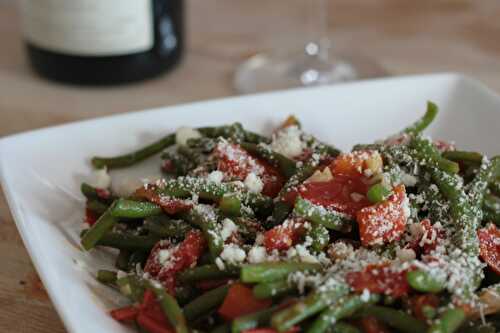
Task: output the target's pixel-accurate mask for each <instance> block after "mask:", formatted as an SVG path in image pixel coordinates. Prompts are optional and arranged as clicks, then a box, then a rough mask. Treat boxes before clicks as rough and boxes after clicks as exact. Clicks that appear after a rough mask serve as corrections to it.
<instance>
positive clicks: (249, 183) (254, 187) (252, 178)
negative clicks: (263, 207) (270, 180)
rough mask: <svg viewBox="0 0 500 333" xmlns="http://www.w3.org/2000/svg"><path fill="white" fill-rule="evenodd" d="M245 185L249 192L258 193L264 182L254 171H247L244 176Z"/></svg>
mask: <svg viewBox="0 0 500 333" xmlns="http://www.w3.org/2000/svg"><path fill="white" fill-rule="evenodd" d="M244 183H245V186H246V187H247V188H248V190H249V191H250V192H254V193H260V192H262V190H263V189H264V183H263V182H262V180H261V179H260V177H258V176H257V175H256V174H255V173H253V172H252V173H249V174H248V175H247V177H246V178H245V182H244Z"/></svg>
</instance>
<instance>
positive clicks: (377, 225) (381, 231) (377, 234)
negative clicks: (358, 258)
mask: <svg viewBox="0 0 500 333" xmlns="http://www.w3.org/2000/svg"><path fill="white" fill-rule="evenodd" d="M407 204H408V203H407V197H406V191H405V187H404V185H399V186H398V187H396V188H395V189H394V194H393V195H391V196H390V197H389V198H388V199H387V200H386V201H384V202H381V203H378V204H375V205H372V206H369V207H366V208H363V209H361V210H360V211H359V212H358V214H357V221H358V225H359V233H360V238H361V243H362V244H363V246H371V245H380V244H383V243H390V242H393V241H396V240H399V239H400V238H401V236H402V235H403V233H404V230H405V226H406V219H407V213H406V209H407V208H406V207H405V205H407Z"/></svg>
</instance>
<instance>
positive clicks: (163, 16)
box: [20, 0, 184, 85]
mask: <svg viewBox="0 0 500 333" xmlns="http://www.w3.org/2000/svg"><path fill="white" fill-rule="evenodd" d="M20 6H21V17H22V27H23V35H24V39H25V42H26V48H27V53H28V58H29V60H30V62H31V65H32V67H33V68H34V70H35V71H36V72H38V73H39V74H41V75H42V76H44V77H46V78H49V79H52V80H56V81H63V82H68V83H76V84H93V85H98V84H119V83H126V82H132V81H137V80H142V79H146V78H151V77H154V76H157V75H159V74H161V73H163V72H165V71H167V70H169V69H171V68H173V67H174V66H175V65H176V64H177V63H178V62H179V60H180V58H181V55H182V50H183V44H184V35H183V0H21V2H20Z"/></svg>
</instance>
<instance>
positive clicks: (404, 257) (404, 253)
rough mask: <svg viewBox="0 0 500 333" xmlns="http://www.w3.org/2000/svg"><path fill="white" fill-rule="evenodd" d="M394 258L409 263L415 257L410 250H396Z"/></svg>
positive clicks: (413, 252)
mask: <svg viewBox="0 0 500 333" xmlns="http://www.w3.org/2000/svg"><path fill="white" fill-rule="evenodd" d="M396 257H398V259H399V260H401V261H410V260H413V259H415V258H416V257H417V255H416V254H415V251H413V250H412V249H399V248H398V249H396Z"/></svg>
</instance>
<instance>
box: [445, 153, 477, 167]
mask: <svg viewBox="0 0 500 333" xmlns="http://www.w3.org/2000/svg"><path fill="white" fill-rule="evenodd" d="M443 157H444V158H446V159H449V160H450V161H454V162H469V163H473V164H481V161H482V160H483V155H481V154H480V153H477V152H472V151H462V150H450V151H445V152H444V153H443Z"/></svg>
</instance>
